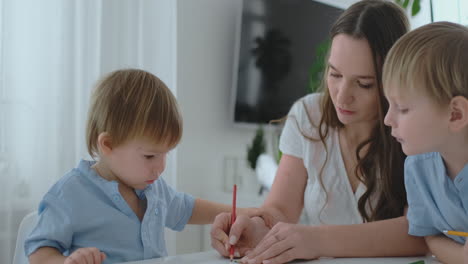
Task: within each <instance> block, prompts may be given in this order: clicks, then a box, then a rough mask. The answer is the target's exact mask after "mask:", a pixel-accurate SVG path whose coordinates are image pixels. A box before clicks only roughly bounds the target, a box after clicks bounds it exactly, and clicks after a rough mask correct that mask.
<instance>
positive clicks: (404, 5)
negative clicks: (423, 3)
mask: <svg viewBox="0 0 468 264" xmlns="http://www.w3.org/2000/svg"><path fill="white" fill-rule="evenodd" d="M408 5H409V0H405V2H403V8H404V9H406V8H407V7H408Z"/></svg>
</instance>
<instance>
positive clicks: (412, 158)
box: [383, 22, 468, 263]
mask: <svg viewBox="0 0 468 264" xmlns="http://www.w3.org/2000/svg"><path fill="white" fill-rule="evenodd" d="M467 51H468V29H467V28H466V27H464V26H461V25H458V24H454V23H449V22H437V23H432V24H428V25H425V26H422V27H420V28H417V29H415V30H413V31H411V32H410V33H408V34H406V35H404V36H403V37H402V38H401V39H399V40H398V41H397V42H396V44H395V45H394V46H393V47H392V49H391V50H390V52H389V54H388V57H387V59H386V61H385V64H384V70H383V83H384V90H385V94H386V96H387V99H388V101H389V104H390V108H389V110H388V113H387V115H386V116H385V124H387V125H388V126H391V128H392V135H393V136H394V137H395V138H396V139H397V140H398V141H399V142H400V143H401V146H402V148H403V151H404V152H405V154H407V155H408V157H407V159H406V161H405V187H406V192H407V198H408V214H407V218H408V221H409V234H411V235H415V236H424V237H425V240H426V243H427V245H428V247H429V249H430V251H431V252H432V253H433V254H434V255H435V256H436V257H437V258H438V259H439V260H441V261H442V262H444V263H468V243H466V238H465V237H460V236H448V235H447V236H446V235H444V234H443V232H444V231H445V230H457V231H465V232H468V52H467ZM463 244H464V245H465V246H463Z"/></svg>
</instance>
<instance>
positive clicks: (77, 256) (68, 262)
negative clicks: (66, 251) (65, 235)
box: [64, 248, 106, 264]
mask: <svg viewBox="0 0 468 264" xmlns="http://www.w3.org/2000/svg"><path fill="white" fill-rule="evenodd" d="M105 259H106V254H104V253H103V252H101V251H99V249H97V248H80V249H78V250H76V251H75V252H73V253H72V254H71V255H70V256H68V257H67V258H66V259H65V262H64V264H101V263H102V262H103V261H104V260H105Z"/></svg>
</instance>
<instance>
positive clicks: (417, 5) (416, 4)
mask: <svg viewBox="0 0 468 264" xmlns="http://www.w3.org/2000/svg"><path fill="white" fill-rule="evenodd" d="M420 10H421V3H420V0H414V2H413V5H412V6H411V16H415V15H417V14H418V13H419V11H420Z"/></svg>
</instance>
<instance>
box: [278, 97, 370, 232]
mask: <svg viewBox="0 0 468 264" xmlns="http://www.w3.org/2000/svg"><path fill="white" fill-rule="evenodd" d="M321 96H322V94H319V93H315V94H309V95H306V96H304V97H303V98H301V99H300V100H298V101H297V102H296V103H294V105H293V106H292V108H291V110H290V112H289V115H288V119H287V121H286V124H285V126H284V128H283V131H282V133H281V138H280V145H279V147H280V150H281V151H282V152H283V154H287V155H291V156H294V157H298V158H300V159H302V160H303V163H304V166H305V168H306V170H307V175H308V179H307V186H306V188H305V192H304V211H303V216H305V217H306V219H302V221H303V222H304V223H306V224H309V225H321V224H335V225H345V224H359V223H363V218H362V217H361V215H360V213H359V210H358V201H359V198H360V197H361V196H362V194H364V192H365V191H366V187H365V186H364V184H362V183H360V184H359V186H358V188H357V189H356V192H355V193H353V190H352V188H351V184H350V182H349V178H348V176H347V172H346V169H345V166H344V162H343V157H342V155H341V151H340V143H339V137H338V130H337V129H334V128H329V132H328V133H329V134H328V137H327V138H326V139H325V142H326V144H327V148H328V161H327V163H326V165H325V167H324V169H323V173H322V174H323V175H322V181H323V185H324V186H325V188H326V193H327V194H328V201H327V202H326V201H325V199H326V196H325V191H324V190H323V188H322V187H321V185H320V182H319V179H318V177H319V172H320V169H321V168H322V166H323V162H324V160H325V156H326V152H325V147H324V145H323V143H322V141H321V140H320V137H319V135H318V124H319V122H320V118H321V116H322V113H321V109H320V98H321ZM304 103H305V106H306V107H307V110H306V109H305V107H304ZM306 111H307V112H306ZM307 114H308V115H309V116H310V120H311V121H312V124H311V122H310V121H309V118H308V116H307ZM298 126H299V128H298ZM301 131H302V132H303V133H304V134H306V135H308V136H310V137H312V138H316V139H318V141H315V142H314V141H311V140H309V139H307V138H305V137H304V136H303V135H302V134H301ZM325 202H326V204H325Z"/></svg>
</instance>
